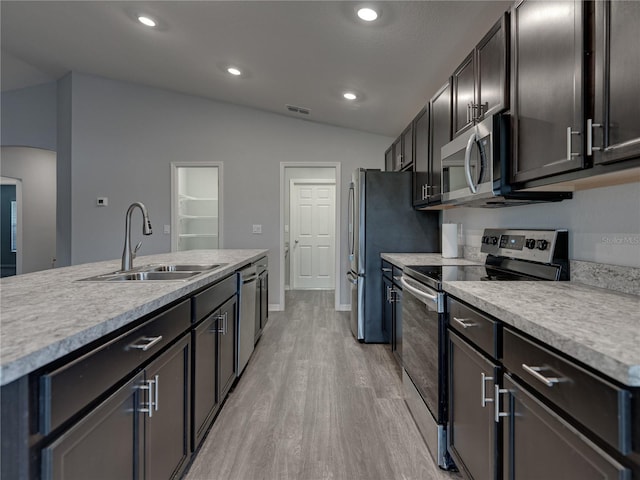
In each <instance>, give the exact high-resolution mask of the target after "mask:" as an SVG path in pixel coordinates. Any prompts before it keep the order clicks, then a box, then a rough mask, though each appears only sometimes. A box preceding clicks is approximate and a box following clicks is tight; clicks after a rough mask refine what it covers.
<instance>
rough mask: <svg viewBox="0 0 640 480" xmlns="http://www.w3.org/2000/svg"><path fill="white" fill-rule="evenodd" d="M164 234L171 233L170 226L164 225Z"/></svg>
mask: <svg viewBox="0 0 640 480" xmlns="http://www.w3.org/2000/svg"><path fill="white" fill-rule="evenodd" d="M164 233H166V234H169V233H171V225H165V226H164Z"/></svg>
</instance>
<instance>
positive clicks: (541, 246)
mask: <svg viewBox="0 0 640 480" xmlns="http://www.w3.org/2000/svg"><path fill="white" fill-rule="evenodd" d="M548 245H549V242H547V241H546V240H538V243H537V247H538V250H546V249H547V246H548Z"/></svg>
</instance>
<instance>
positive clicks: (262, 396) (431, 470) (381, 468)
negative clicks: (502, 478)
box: [185, 291, 457, 480]
mask: <svg viewBox="0 0 640 480" xmlns="http://www.w3.org/2000/svg"><path fill="white" fill-rule="evenodd" d="M185 478H186V479H189V480H205V479H206V480H215V479H224V480H259V479H264V480H287V479H291V480H294V479H295V480H319V479H339V480H341V479H345V480H360V479H362V480H377V479H381V480H382V479H384V480H393V479H416V480H418V479H423V480H431V479H434V480H435V479H438V480H440V479H452V478H457V476H453V475H451V474H449V473H446V472H443V471H441V470H439V469H438V468H437V467H436V466H435V465H434V464H433V462H432V460H431V457H430V456H429V453H428V451H427V448H426V446H425V444H424V442H423V440H422V437H421V436H420V433H419V432H418V430H417V428H416V426H415V424H414V422H413V419H412V418H411V414H410V413H409V410H408V409H407V407H406V405H405V403H404V400H403V398H402V380H401V376H400V370H399V368H398V366H397V364H396V362H395V361H394V359H393V356H392V354H391V352H390V351H389V347H388V345H365V344H360V343H358V342H356V341H355V340H354V338H353V336H352V335H351V332H350V330H349V313H348V312H336V311H335V310H334V297H333V292H326V291H289V292H287V297H286V311H285V312H269V323H268V324H267V326H266V328H265V330H264V333H263V335H262V338H261V340H260V342H259V343H258V345H257V347H256V350H255V351H254V353H253V356H252V357H251V360H250V362H249V364H248V365H247V368H246V370H245V372H244V374H243V375H242V377H241V378H240V381H239V382H238V384H237V385H236V387H235V388H234V390H232V392H231V394H230V396H229V398H228V399H227V402H226V403H225V405H224V407H223V408H222V411H221V412H220V414H219V416H218V418H217V420H216V422H215V423H214V425H213V427H212V428H211V431H210V432H209V434H208V436H207V438H206V440H205V441H204V443H203V445H202V448H201V449H200V451H199V453H198V456H197V457H196V459H195V460H194V462H193V464H192V465H191V467H190V469H189V471H188V472H187V474H186V477H185Z"/></svg>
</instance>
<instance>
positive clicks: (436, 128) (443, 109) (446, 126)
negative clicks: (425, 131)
mask: <svg viewBox="0 0 640 480" xmlns="http://www.w3.org/2000/svg"><path fill="white" fill-rule="evenodd" d="M429 112H430V116H431V117H430V121H429V124H430V126H431V134H430V142H429V148H430V154H429V163H430V166H429V171H430V182H429V184H430V186H431V193H430V194H429V205H432V204H438V203H440V200H441V195H442V147H443V146H445V145H446V144H447V143H449V142H450V141H451V87H450V82H447V83H446V84H444V85H443V86H442V87H441V88H440V90H438V93H436V94H435V96H434V97H433V98H432V99H431V101H430V108H429Z"/></svg>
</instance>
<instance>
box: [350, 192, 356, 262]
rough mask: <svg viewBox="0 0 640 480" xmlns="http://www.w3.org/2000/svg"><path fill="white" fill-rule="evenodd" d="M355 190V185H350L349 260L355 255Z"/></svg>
mask: <svg viewBox="0 0 640 480" xmlns="http://www.w3.org/2000/svg"><path fill="white" fill-rule="evenodd" d="M354 209H355V189H354V186H353V183H352V184H350V185H349V212H348V217H349V218H348V223H349V259H350V260H353V254H354V243H355V241H354V231H353V230H354V228H353V222H354V221H355V211H354Z"/></svg>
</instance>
